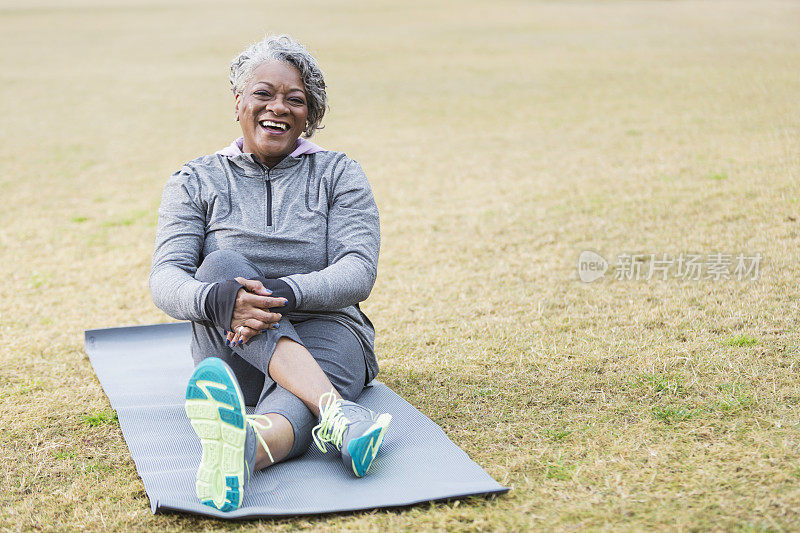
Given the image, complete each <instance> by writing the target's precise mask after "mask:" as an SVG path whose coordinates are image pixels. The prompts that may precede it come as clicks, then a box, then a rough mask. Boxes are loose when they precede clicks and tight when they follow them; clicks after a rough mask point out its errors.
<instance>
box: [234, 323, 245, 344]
mask: <svg viewBox="0 0 800 533" xmlns="http://www.w3.org/2000/svg"><path fill="white" fill-rule="evenodd" d="M235 331H236V333H235V334H234V336H233V340H232V341H231V346H232V347H233V346H241V345H242V343H243V339H244V335H245V333H246V331H247V326H244V325H240V326H237V327H236V330H235Z"/></svg>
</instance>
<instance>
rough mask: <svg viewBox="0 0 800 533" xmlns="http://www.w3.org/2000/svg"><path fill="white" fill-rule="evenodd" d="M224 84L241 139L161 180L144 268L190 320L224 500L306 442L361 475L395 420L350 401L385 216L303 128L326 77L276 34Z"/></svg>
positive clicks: (369, 335)
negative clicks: (331, 451)
mask: <svg viewBox="0 0 800 533" xmlns="http://www.w3.org/2000/svg"><path fill="white" fill-rule="evenodd" d="M230 81H231V85H232V88H233V95H234V109H235V117H236V120H237V121H239V123H240V125H241V128H242V137H241V138H239V139H237V140H236V141H234V142H233V143H232V144H231V145H230V146H229V147H228V148H226V149H223V150H221V151H219V152H217V153H216V154H213V155H207V156H203V157H200V158H198V159H195V160H193V161H190V162H188V163H186V164H185V165H184V166H183V168H181V169H180V170H179V171H178V172H176V173H175V174H173V175H172V176H171V177H170V179H169V180H168V181H167V184H166V186H165V188H164V193H163V197H162V200H161V207H160V209H159V219H158V228H157V231H156V243H155V252H154V255H153V266H152V271H151V273H150V291H151V294H152V296H153V301H154V303H155V304H156V306H158V307H159V308H160V309H162V310H163V311H164V312H166V313H167V314H169V315H170V316H172V317H175V318H178V319H184V320H190V321H191V322H192V342H191V352H192V357H193V359H194V362H195V365H196V366H195V371H194V373H193V375H192V377H191V379H190V381H189V385H188V387H187V391H186V404H185V406H186V413H187V415H188V416H189V418H190V420H191V424H192V427H193V428H194V430H195V432H196V433H197V435H198V436H199V437H200V441H201V443H202V450H203V453H202V459H201V462H200V467H199V469H198V471H197V484H196V489H197V496H198V498H200V500H201V501H202V502H203V503H205V504H207V505H211V506H213V507H216V508H218V509H222V510H233V509H236V508H238V507H239V506H240V505H241V501H242V496H243V493H244V489H245V486H246V484H247V482H248V480H249V478H250V477H251V475H252V473H253V472H254V470H260V469H262V468H265V467H267V466H269V465H272V464H274V463H276V462H278V461H282V460H286V459H289V458H292V457H296V456H298V455H300V454H302V453H304V452H305V451H306V449H307V448H308V446H309V444H310V442H311V441H312V439H313V440H314V442H315V443H316V445H317V446H318V447H319V448H320V450H322V451H323V452H325V451H327V450H328V445H331V446H332V447H333V448H335V449H336V450H337V451H338V453H340V454H341V456H342V459H343V461H344V463H345V465H346V466H347V469H348V470H351V471H352V472H353V473H354V474H355V475H356V476H359V477H360V476H363V475H365V474H366V473H367V471H368V470H369V468H370V465H371V464H372V462H373V459H374V458H375V456H376V454H377V452H378V449H379V448H380V446H381V443H382V442H383V437H384V434H385V432H386V429H387V427H388V425H389V422H390V420H391V416H390V415H388V414H383V415H380V416H378V415H377V414H375V413H373V412H372V411H370V410H369V409H366V408H365V407H362V406H360V405H358V404H356V403H354V402H353V400H355V399H356V398H357V397H358V395H359V394H360V393H361V391H362V390H363V388H364V386H365V384H366V383H368V382H369V381H370V380H371V379H372V378H373V377H375V375H376V374H377V372H378V364H377V362H376V359H375V354H374V351H373V343H374V338H375V331H374V329H373V326H372V323H371V322H370V321H369V319H368V318H367V317H366V315H364V313H363V312H362V311H361V310H360V309H359V306H358V304H359V302H361V301H363V300H365V299H366V298H367V296H368V295H369V293H370V291H371V290H372V286H373V284H374V282H375V277H376V274H377V261H378V249H379V247H380V226H379V222H378V211H377V207H376V205H375V200H374V199H373V196H372V191H371V189H370V186H369V182H368V181H367V178H366V176H365V175H364V172H363V170H362V169H361V167H360V166H359V164H358V163H357V162H356V161H354V160H352V159H350V158H348V157H347V156H345V155H344V154H343V153H341V152H333V151H328V150H325V149H323V148H320V147H319V146H317V145H316V144H314V143H312V142H310V141H308V140H306V139H303V138H301V135H303V136H305V137H311V135H312V134H313V133H314V130H315V129H316V128H318V127H319V125H320V122H321V121H322V117H323V115H324V114H325V108H326V105H327V96H326V93H325V81H324V78H323V74H322V71H321V70H320V68H319V66H318V65H317V62H316V61H315V59H314V58H313V57H312V56H311V55H310V54H309V53H308V52H307V51H306V49H305V48H304V47H303V46H302V45H301V44H299V43H297V42H295V41H293V40H292V39H291V38H289V37H288V36H285V35H282V36H273V37H269V38H266V39H264V40H263V41H261V42H258V43H256V44H254V45H252V46H250V47H249V48H248V49H247V50H245V51H244V52H242V53H241V54H239V56H238V57H236V59H234V60H233V62H232V63H231V75H230ZM245 405H254V406H255V414H254V415H248V414H246V413H245Z"/></svg>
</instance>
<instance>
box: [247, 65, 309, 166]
mask: <svg viewBox="0 0 800 533" xmlns="http://www.w3.org/2000/svg"><path fill="white" fill-rule="evenodd" d="M235 103H236V116H237V117H238V119H239V124H240V125H241V126H242V134H243V136H244V146H243V151H244V152H246V153H252V154H253V155H255V156H256V157H257V158H258V159H259V160H260V161H261V162H262V163H264V164H265V165H267V166H269V167H271V166H273V165H275V164H276V163H278V162H279V161H280V160H281V159H283V158H284V157H285V156H286V155H288V154H290V153H292V152H293V151H294V149H295V147H296V146H297V139H298V138H299V137H300V135H301V134H302V133H303V130H304V129H305V125H306V118H307V117H308V103H307V99H306V94H305V91H304V87H303V81H302V79H301V78H300V73H299V72H298V71H297V69H296V68H294V66H292V65H291V64H289V63H286V62H284V61H265V62H264V63H261V64H260V65H259V66H258V67H256V69H255V71H254V72H253V79H252V80H250V83H248V84H247V85H246V86H245V88H244V90H243V91H242V92H241V93H239V94H237V95H236V96H235Z"/></svg>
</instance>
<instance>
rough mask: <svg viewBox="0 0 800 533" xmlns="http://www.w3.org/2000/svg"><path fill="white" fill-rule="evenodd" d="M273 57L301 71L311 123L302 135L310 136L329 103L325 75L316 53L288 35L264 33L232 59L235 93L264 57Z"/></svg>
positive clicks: (266, 58) (232, 80)
mask: <svg viewBox="0 0 800 533" xmlns="http://www.w3.org/2000/svg"><path fill="white" fill-rule="evenodd" d="M270 60H277V61H285V62H287V63H289V64H290V65H292V66H293V67H295V68H296V69H297V70H298V72H300V79H302V80H303V86H304V87H305V92H306V99H307V100H308V126H307V127H306V129H305V130H304V131H303V135H304V136H306V137H311V136H312V135H313V134H314V131H315V130H316V129H317V128H321V126H320V123H321V122H322V117H323V116H325V110H326V109H327V107H328V95H327V93H326V92H325V77H324V75H323V74H322V70H321V69H320V68H319V65H318V64H317V60H316V59H314V56H312V55H311V54H310V53H308V50H306V48H305V46H303V45H302V44H300V43H299V42H297V41H295V40H294V39H292V38H291V37H289V36H288V35H270V36H269V37H265V38H264V39H263V40H261V41H259V42H257V43H254V44H252V45H250V46H249V47H248V48H247V49H246V50H245V51H244V52H242V53H241V54H239V55H238V56H236V58H235V59H234V60H233V61H231V75H230V81H231V90H232V91H233V94H241V93H242V91H244V88H245V86H247V84H248V83H249V82H250V80H251V79H252V78H253V72H254V71H255V69H256V68H257V67H258V66H259V65H260V64H261V63H263V62H264V61H270Z"/></svg>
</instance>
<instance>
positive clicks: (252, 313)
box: [234, 307, 283, 329]
mask: <svg viewBox="0 0 800 533" xmlns="http://www.w3.org/2000/svg"><path fill="white" fill-rule="evenodd" d="M282 318H283V315H281V314H280V313H274V312H272V311H265V310H264V309H259V308H258V307H251V308H249V309H243V310H242V312H241V314H240V315H238V316H237V320H236V322H235V324H234V325H237V326H238V325H241V324H245V325H249V324H246V322H247V321H248V320H258V321H259V322H264V323H265V324H274V323H275V322H278V321H279V320H280V319H282ZM253 329H258V327H257V326H256V327H254V328H253Z"/></svg>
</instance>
